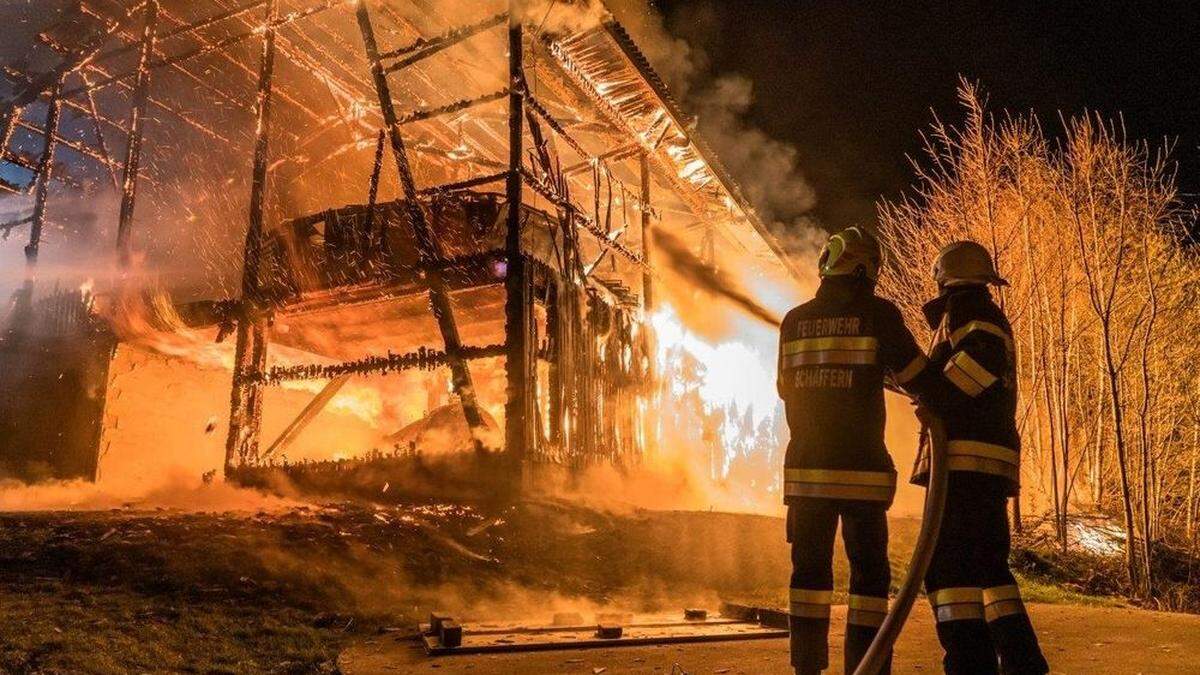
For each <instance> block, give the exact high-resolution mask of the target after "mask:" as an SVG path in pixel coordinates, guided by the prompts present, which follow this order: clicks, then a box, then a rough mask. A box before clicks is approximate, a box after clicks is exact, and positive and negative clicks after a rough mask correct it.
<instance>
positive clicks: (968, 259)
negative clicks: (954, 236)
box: [933, 241, 1008, 288]
mask: <svg viewBox="0 0 1200 675" xmlns="http://www.w3.org/2000/svg"><path fill="white" fill-rule="evenodd" d="M933 278H934V279H935V280H937V283H938V286H939V287H943V288H944V287H948V286H970V285H980V284H992V285H995V286H1007V285H1008V282H1007V281H1005V280H1004V279H1003V278H1002V277H1001V276H1000V274H999V273H998V272H996V266H995V265H994V264H993V263H992V254H991V253H988V250H987V249H986V248H984V247H983V246H982V245H980V244H977V243H976V242H973V241H956V242H954V243H952V244H947V245H946V246H945V247H944V248H943V249H942V250H941V252H939V253H938V257H937V262H935V263H933Z"/></svg>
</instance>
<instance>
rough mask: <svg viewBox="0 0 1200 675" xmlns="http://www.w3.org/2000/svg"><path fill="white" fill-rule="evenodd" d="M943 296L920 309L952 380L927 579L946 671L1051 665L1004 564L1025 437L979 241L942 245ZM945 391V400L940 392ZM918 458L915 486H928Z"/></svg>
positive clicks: (1025, 670) (1009, 346)
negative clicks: (944, 480) (941, 513)
mask: <svg viewBox="0 0 1200 675" xmlns="http://www.w3.org/2000/svg"><path fill="white" fill-rule="evenodd" d="M933 274H934V277H935V278H936V280H937V284H938V288H939V290H940V293H939V295H938V297H937V298H936V299H934V300H933V301H931V302H929V303H928V304H926V305H925V307H924V314H925V318H926V320H927V321H928V322H929V327H930V328H931V329H932V330H933V331H934V337H933V346H932V347H931V349H930V355H929V357H930V365H931V368H933V369H936V370H937V371H940V372H941V373H943V374H944V376H945V380H946V381H948V385H949V386H942V387H939V388H938V391H939V396H938V398H939V399H942V400H939V401H937V402H936V405H935V411H936V412H937V413H938V414H939V416H940V417H941V418H942V419H943V421H944V423H945V427H946V438H947V441H948V443H947V453H948V456H947V465H948V467H949V471H950V473H949V485H948V490H947V498H946V512H945V517H944V520H943V522H942V528H941V532H940V534H939V536H938V541H937V544H936V546H935V549H934V554H933V560H932V562H931V564H930V567H929V571H928V573H927V574H926V576H925V588H926V593H927V594H928V596H929V601H930V604H931V605H932V606H933V610H934V615H935V619H936V621H937V634H938V639H939V640H940V641H941V643H942V648H943V649H944V650H945V658H944V667H945V670H946V672H947V673H950V674H951V675H955V674H958V673H970V674H971V675H987V674H988V673H1000V672H1002V673H1006V674H1013V675H1015V674H1020V675H1025V674H1041V673H1046V672H1049V671H1048V667H1047V665H1046V660H1045V658H1044V657H1043V656H1042V652H1041V649H1040V647H1039V646H1038V641H1037V636H1036V635H1035V634H1034V632H1033V626H1032V625H1031V624H1030V622H1029V617H1028V616H1027V615H1026V614H1025V607H1024V605H1023V604H1022V603H1021V595H1020V591H1019V590H1018V588H1017V585H1016V580H1015V579H1014V578H1013V575H1012V572H1011V571H1010V570H1009V567H1008V552H1009V543H1010V542H1009V529H1008V513H1007V511H1006V509H1005V507H1006V504H1007V499H1008V497H1010V496H1014V495H1016V494H1017V490H1018V485H1019V474H1020V471H1019V469H1020V462H1019V459H1020V454H1019V449H1020V437H1019V435H1018V432H1017V424H1016V410H1017V381H1016V361H1015V352H1014V349H1013V333H1012V327H1011V326H1010V325H1009V322H1008V319H1007V318H1006V317H1005V315H1004V311H1003V310H1001V309H1000V307H999V306H997V304H996V303H995V302H994V301H993V300H992V296H991V293H990V291H989V290H988V286H990V285H995V286H1004V285H1006V284H1007V282H1005V281H1004V280H1003V279H1002V278H1000V275H999V274H997V272H996V268H995V266H994V265H993V264H992V258H991V255H990V254H989V253H988V251H987V249H986V248H984V247H983V246H981V245H979V244H977V243H975V242H971V241H960V242H955V243H952V244H950V245H948V246H946V247H945V248H943V249H942V251H941V253H940V254H939V255H938V258H937V262H936V264H935V265H934V270H933ZM943 397H944V398H943ZM928 478H929V457H928V455H927V454H926V453H925V452H924V450H923V451H922V452H921V453H920V454H919V455H918V457H917V463H916V468H915V471H914V473H913V482H915V483H918V484H926V483H927V481H928Z"/></svg>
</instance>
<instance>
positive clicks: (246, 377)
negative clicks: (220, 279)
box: [225, 0, 279, 476]
mask: <svg viewBox="0 0 1200 675" xmlns="http://www.w3.org/2000/svg"><path fill="white" fill-rule="evenodd" d="M278 11H279V10H278V0H268V2H267V15H266V20H265V22H264V24H263V30H264V33H263V43H262V56H261V59H260V62H259V73H258V101H257V105H256V112H257V119H256V126H255V142H254V169H253V172H254V173H253V178H252V179H251V184H250V226H249V227H248V228H247V230H246V243H245V248H244V252H243V259H244V262H243V267H242V301H241V315H240V316H239V317H238V327H237V346H236V351H235V354H234V365H233V387H232V390H233V391H232V393H231V395H230V410H229V435H228V437H227V438H226V440H225V475H226V476H228V475H229V473H230V470H231V469H232V468H233V467H234V466H235V460H236V461H239V462H242V463H245V462H246V461H248V460H253V459H256V458H257V457H258V441H259V432H260V426H261V422H262V388H263V384H262V379H261V375H262V372H263V369H264V368H265V366H266V360H267V325H266V320H265V319H263V318H262V317H260V316H259V315H258V314H259V307H258V305H259V297H258V295H259V281H260V280H259V275H260V268H261V266H262V249H263V202H264V201H265V198H266V188H267V162H268V160H269V154H268V151H269V149H270V129H271V93H272V85H273V82H274V74H275V33H276V27H275V19H276V16H277V14H278Z"/></svg>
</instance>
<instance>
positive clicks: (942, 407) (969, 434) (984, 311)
mask: <svg viewBox="0 0 1200 675" xmlns="http://www.w3.org/2000/svg"><path fill="white" fill-rule="evenodd" d="M925 313H926V319H927V320H928V321H929V323H930V327H931V328H934V329H935V332H934V337H933V346H932V347H931V348H930V350H929V360H930V365H931V368H933V369H936V370H938V371H940V372H941V373H942V374H943V375H944V376H945V380H946V381H947V382H948V383H949V386H944V387H941V388H940V389H939V392H940V394H941V396H942V398H943V399H944V400H941V401H939V402H938V406H937V407H938V410H937V412H938V413H939V414H940V416H941V417H942V418H943V421H944V422H945V425H946V437H947V440H948V441H949V443H948V448H947V451H948V454H949V457H948V461H947V464H948V466H949V469H950V471H954V472H966V473H972V474H979V475H983V476H987V477H988V478H987V480H994V481H999V482H1001V483H1002V484H1003V486H1004V489H1005V490H1006V491H1007V492H1009V493H1010V494H1016V492H1017V490H1018V488H1019V484H1020V457H1021V455H1020V447H1021V446H1020V435H1019V434H1018V432H1017V424H1016V411H1017V376H1016V350H1015V347H1014V342H1013V335H1012V327H1011V326H1010V325H1009V323H1008V319H1007V318H1006V317H1005V316H1004V312H1003V311H1002V310H1001V309H1000V308H999V307H998V306H997V305H996V303H995V302H993V301H992V297H991V294H990V293H989V292H988V290H987V287H985V286H966V287H958V288H951V289H947V291H946V292H945V293H943V295H942V296H940V297H939V298H937V299H936V300H934V301H933V302H931V303H929V304H928V305H926V307H925ZM926 450H927V449H926V448H922V449H921V452H920V453H919V454H918V456H917V461H916V465H915V466H914V470H913V478H912V480H913V482H914V483H918V484H922V485H923V484H925V483H926V482H927V481H928V475H929V457H928V454H927V451H926Z"/></svg>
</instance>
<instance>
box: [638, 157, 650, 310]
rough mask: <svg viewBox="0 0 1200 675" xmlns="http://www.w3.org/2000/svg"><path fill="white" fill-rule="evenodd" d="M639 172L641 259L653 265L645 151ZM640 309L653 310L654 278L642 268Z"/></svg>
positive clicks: (648, 161)
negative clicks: (640, 192) (640, 191)
mask: <svg viewBox="0 0 1200 675" xmlns="http://www.w3.org/2000/svg"><path fill="white" fill-rule="evenodd" d="M639 160H640V161H639V162H638V166H639V173H640V178H641V188H642V197H641V201H642V209H641V214H642V260H644V261H646V264H647V265H653V255H652V253H651V250H650V247H651V243H652V242H653V240H654V237H653V234H652V232H651V228H653V227H654V221H653V220H652V213H651V211H650V208H649V207H650V160H649V158H648V157H647V156H646V153H645V152H642V153H641V154H640V156H639ZM642 309H643V310H644V311H645V312H646V314H647V315H649V314H650V312H652V311H654V278H653V275H651V274H650V271H649V269H643V270H642Z"/></svg>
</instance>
